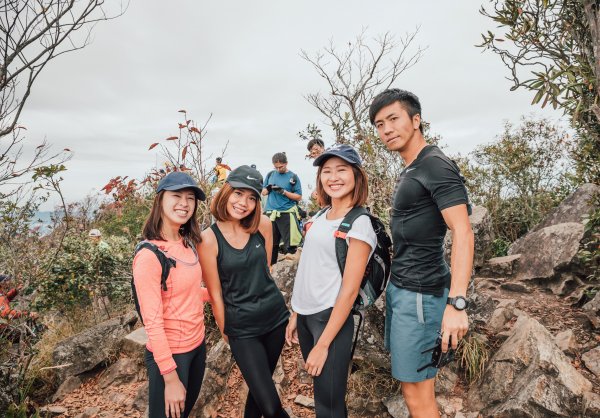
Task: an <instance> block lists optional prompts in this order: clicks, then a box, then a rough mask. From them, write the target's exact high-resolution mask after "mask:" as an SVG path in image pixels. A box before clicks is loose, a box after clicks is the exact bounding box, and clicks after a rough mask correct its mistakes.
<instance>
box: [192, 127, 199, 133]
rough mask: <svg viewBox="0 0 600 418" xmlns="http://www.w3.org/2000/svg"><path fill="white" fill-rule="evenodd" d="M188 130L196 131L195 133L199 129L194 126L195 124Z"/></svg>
mask: <svg viewBox="0 0 600 418" xmlns="http://www.w3.org/2000/svg"><path fill="white" fill-rule="evenodd" d="M190 131H191V132H197V133H200V129H198V128H196V127H195V126H192V127H191V128H190Z"/></svg>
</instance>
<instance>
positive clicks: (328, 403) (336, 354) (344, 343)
mask: <svg viewBox="0 0 600 418" xmlns="http://www.w3.org/2000/svg"><path fill="white" fill-rule="evenodd" d="M331 311H333V308H329V309H325V310H324V311H321V312H317V313H316V314H312V315H300V314H298V339H299V340H300V350H302V357H304V361H306V359H307V358H308V355H309V354H310V351H311V350H312V349H313V347H314V346H315V344H316V343H317V341H319V337H320V336H321V334H322V333H323V330H325V326H326V325H327V321H329V317H330V316H331ZM353 333H354V319H353V318H352V315H348V319H346V322H345V323H344V325H343V326H342V328H341V329H340V331H339V332H338V333H337V335H336V336H335V338H334V339H333V341H332V342H331V345H330V346H329V352H328V354H327V360H326V361H325V365H324V366H323V370H322V371H321V374H320V375H319V376H317V377H315V378H314V379H313V381H314V391H315V412H316V415H317V418H346V417H347V416H348V411H347V409H346V387H347V385H348V368H349V367H350V360H351V358H350V352H351V351H352V336H353Z"/></svg>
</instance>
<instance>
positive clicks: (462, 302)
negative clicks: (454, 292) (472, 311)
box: [454, 298, 467, 311]
mask: <svg viewBox="0 0 600 418" xmlns="http://www.w3.org/2000/svg"><path fill="white" fill-rule="evenodd" d="M454 306H455V307H456V309H459V310H461V311H462V310H463V309H465V308H466V307H467V301H466V300H464V299H463V298H456V300H455V301H454Z"/></svg>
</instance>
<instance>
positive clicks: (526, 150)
mask: <svg viewBox="0 0 600 418" xmlns="http://www.w3.org/2000/svg"><path fill="white" fill-rule="evenodd" d="M569 146H570V140H569V137H568V136H567V135H566V133H565V132H563V131H562V130H560V129H559V128H558V127H556V126H554V125H553V124H552V123H551V122H550V121H549V120H546V119H540V120H530V119H525V118H523V119H522V120H521V124H520V125H519V126H517V127H515V126H513V125H512V124H510V123H508V122H507V123H506V124H505V127H504V132H503V133H502V134H501V135H500V136H499V137H498V138H496V140H495V141H493V142H492V143H489V144H485V145H481V146H478V147H477V148H476V149H475V150H474V151H473V152H472V153H471V154H470V155H469V158H465V157H460V156H458V157H456V158H455V159H456V161H457V163H458V164H459V166H460V167H461V171H462V173H463V175H464V176H465V178H466V180H467V186H468V188H469V195H470V198H471V200H472V202H473V203H475V204H477V205H482V206H485V207H486V208H487V209H488V211H489V212H490V215H491V218H492V228H493V232H494V235H495V237H496V242H495V248H494V253H495V254H496V255H501V254H503V253H504V252H505V250H506V246H507V243H510V242H513V241H515V240H516V239H517V238H519V237H520V236H522V235H524V234H525V233H526V232H527V231H529V230H530V229H531V228H532V227H533V226H534V225H536V224H537V223H538V222H539V221H540V220H541V219H542V218H543V217H544V216H545V215H546V214H547V213H548V212H549V211H550V210H551V209H552V208H554V207H555V206H556V205H558V204H559V203H560V202H561V201H562V199H563V198H564V197H565V196H566V195H567V194H568V193H569V192H570V191H572V189H573V186H574V185H575V182H574V181H573V176H572V168H571V166H570V160H569V153H568V149H569Z"/></svg>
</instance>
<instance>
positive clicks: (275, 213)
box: [262, 152, 302, 264]
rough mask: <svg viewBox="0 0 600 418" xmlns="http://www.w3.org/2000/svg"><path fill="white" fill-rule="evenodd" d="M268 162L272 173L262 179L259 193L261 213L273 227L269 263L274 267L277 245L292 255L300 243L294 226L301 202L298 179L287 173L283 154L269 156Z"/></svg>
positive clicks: (298, 217) (299, 233) (300, 239)
mask: <svg viewBox="0 0 600 418" xmlns="http://www.w3.org/2000/svg"><path fill="white" fill-rule="evenodd" d="M272 161H273V167H275V170H273V171H270V172H269V173H268V174H267V176H266V177H265V180H264V182H263V189H262V194H263V195H264V196H267V203H266V204H265V214H266V215H267V216H268V217H269V218H270V219H271V222H272V224H273V253H272V255H271V264H275V263H276V262H277V256H278V254H279V244H280V242H281V243H282V250H283V254H294V253H295V252H296V249H297V247H298V245H299V244H300V242H301V241H302V233H301V232H300V226H299V224H298V220H299V219H300V216H299V213H298V202H299V201H300V200H302V185H301V184H300V179H299V178H298V176H297V175H296V174H295V173H294V172H292V171H290V170H288V168H287V164H288V160H287V156H286V155H285V152H278V153H277V154H275V155H273V158H272Z"/></svg>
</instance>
